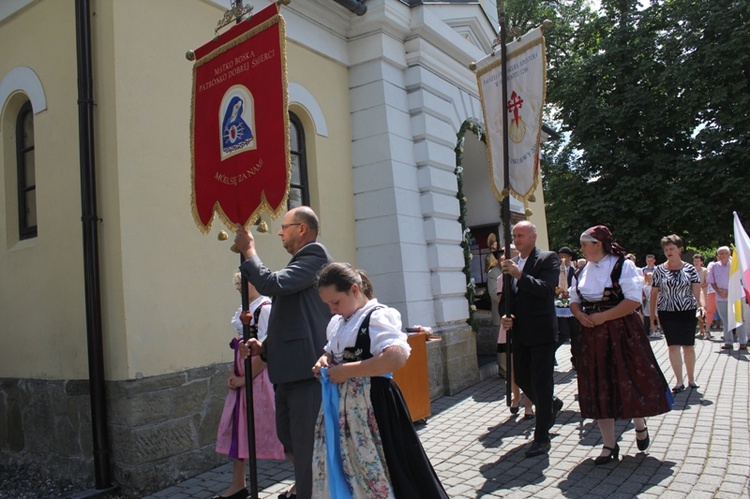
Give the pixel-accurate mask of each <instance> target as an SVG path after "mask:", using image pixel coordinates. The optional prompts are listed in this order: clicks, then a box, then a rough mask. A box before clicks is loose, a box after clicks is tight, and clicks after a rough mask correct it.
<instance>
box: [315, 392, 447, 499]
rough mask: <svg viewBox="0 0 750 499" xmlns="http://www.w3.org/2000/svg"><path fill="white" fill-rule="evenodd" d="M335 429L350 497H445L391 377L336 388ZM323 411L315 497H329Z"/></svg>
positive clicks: (318, 426)
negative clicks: (337, 432) (337, 406)
mask: <svg viewBox="0 0 750 499" xmlns="http://www.w3.org/2000/svg"><path fill="white" fill-rule="evenodd" d="M339 426H340V446H341V459H342V463H343V469H344V477H345V479H346V482H347V485H348V486H349V490H350V492H351V495H352V497H355V498H360V497H367V498H396V499H401V498H410V499H411V498H425V499H439V498H447V497H448V495H447V494H446V493H445V490H444V489H443V486H442V485H441V484H440V480H439V479H438V478H437V475H436V474H435V470H434V469H433V468H432V465H431V464H430V461H429V459H428V458H427V455H426V454H425V452H424V448H423V447H422V444H421V442H420V441H419V437H418V435H417V433H416V431H415V430H414V426H413V424H412V422H411V417H410V416H409V410H408V409H407V407H406V403H405V402H404V399H403V396H402V395H401V391H400V390H399V389H398V386H397V385H396V383H394V382H393V380H391V379H389V378H384V377H373V378H350V379H348V380H347V381H345V382H344V383H342V384H341V385H339ZM325 438H326V436H325V423H324V416H323V411H322V409H321V411H320V413H319V415H318V422H317V424H316V427H315V447H314V451H313V497H316V498H329V497H331V494H330V491H329V484H328V472H327V469H326V468H327V464H326V443H325Z"/></svg>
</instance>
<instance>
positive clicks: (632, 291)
mask: <svg viewBox="0 0 750 499" xmlns="http://www.w3.org/2000/svg"><path fill="white" fill-rule="evenodd" d="M581 252H582V253H583V256H584V257H585V258H586V260H588V263H587V264H586V266H585V267H584V268H583V269H582V270H581V272H580V273H579V275H578V278H577V279H576V280H574V281H573V284H572V285H571V287H570V290H569V293H570V310H571V312H572V313H573V316H574V317H575V318H576V319H578V321H579V322H580V323H581V332H580V344H581V348H580V359H579V361H578V369H577V372H578V403H579V405H580V408H581V416H583V417H584V418H593V419H596V420H597V423H598V425H599V430H600V431H601V433H602V440H603V443H604V447H603V449H602V452H601V454H600V455H599V457H597V458H596V459H595V460H594V463H595V464H596V465H600V464H606V463H609V462H610V461H616V460H617V459H618V457H619V453H620V446H619V445H618V444H617V441H616V437H615V419H616V418H620V419H633V424H634V425H635V429H636V443H637V447H638V449H639V450H642V451H643V450H646V449H647V448H648V446H649V443H650V439H649V434H648V429H647V428H646V421H645V419H644V418H645V417H646V416H655V415H657V414H663V413H665V412H667V411H669V410H670V408H671V404H672V402H673V399H671V398H670V397H671V392H670V391H669V387H668V385H667V382H666V380H665V379H664V375H663V374H662V372H661V369H659V365H658V363H657V362H656V358H655V357H654V353H653V351H652V350H651V345H650V344H649V340H648V336H647V335H646V331H645V330H644V329H643V323H642V322H641V320H640V319H639V317H638V315H637V314H636V312H635V310H636V309H637V308H638V306H639V305H640V304H641V292H642V287H643V280H642V279H641V277H640V275H639V274H638V271H637V269H636V267H635V265H634V264H633V262H631V261H630V260H626V259H625V257H624V254H625V250H624V249H623V248H622V247H620V246H619V245H618V244H617V243H614V242H612V233H611V232H610V230H609V229H608V228H607V227H605V226H603V225H597V226H595V227H591V228H590V229H588V230H586V231H585V232H584V233H583V234H581Z"/></svg>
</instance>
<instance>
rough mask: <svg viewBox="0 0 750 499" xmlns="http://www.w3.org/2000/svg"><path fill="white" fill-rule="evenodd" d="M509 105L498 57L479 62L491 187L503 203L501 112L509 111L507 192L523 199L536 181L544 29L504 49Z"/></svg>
mask: <svg viewBox="0 0 750 499" xmlns="http://www.w3.org/2000/svg"><path fill="white" fill-rule="evenodd" d="M507 54H508V64H507V71H508V79H507V80H508V83H507V84H508V88H507V94H508V101H507V102H503V98H502V81H503V74H502V59H501V57H500V54H499V53H498V54H495V55H492V56H489V57H486V58H485V59H483V60H482V61H479V62H478V63H477V83H478V85H479V97H480V99H481V101H482V112H483V114H484V123H485V132H486V134H487V155H488V158H489V165H490V180H491V182H492V189H493V191H494V192H495V196H496V197H497V199H498V200H502V199H503V197H504V196H503V195H502V191H503V189H504V188H505V182H504V178H503V133H504V132H503V113H508V158H509V161H508V164H509V173H510V189H509V190H510V192H511V194H513V195H514V196H515V197H516V198H518V199H520V200H522V201H527V200H528V198H529V196H531V194H532V193H533V192H534V190H535V189H536V186H537V182H538V181H539V142H540V139H541V133H542V107H543V106H544V99H545V92H546V78H547V59H546V54H545V46H544V36H543V34H542V28H535V29H533V30H531V31H529V32H528V33H526V34H525V35H523V37H521V38H520V39H519V40H515V41H513V42H511V43H509V44H508V45H507Z"/></svg>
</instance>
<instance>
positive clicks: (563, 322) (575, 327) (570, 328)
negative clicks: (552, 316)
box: [555, 317, 580, 369]
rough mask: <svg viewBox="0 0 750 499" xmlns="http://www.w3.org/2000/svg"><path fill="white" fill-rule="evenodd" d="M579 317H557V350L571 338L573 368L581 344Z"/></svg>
mask: <svg viewBox="0 0 750 499" xmlns="http://www.w3.org/2000/svg"><path fill="white" fill-rule="evenodd" d="M579 325H580V323H579V322H578V319H576V318H575V317H558V318H557V327H558V330H557V331H558V333H557V344H556V345H555V350H557V349H558V348H560V345H563V344H564V343H565V342H566V341H568V340H570V362H571V364H573V369H575V368H576V358H577V357H578V352H579V351H580V344H579V342H578V331H579Z"/></svg>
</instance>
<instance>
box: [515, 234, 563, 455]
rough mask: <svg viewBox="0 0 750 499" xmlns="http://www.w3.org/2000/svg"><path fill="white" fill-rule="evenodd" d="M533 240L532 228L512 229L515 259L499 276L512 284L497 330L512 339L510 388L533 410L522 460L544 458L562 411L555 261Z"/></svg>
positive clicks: (556, 262) (556, 268) (556, 259)
mask: <svg viewBox="0 0 750 499" xmlns="http://www.w3.org/2000/svg"><path fill="white" fill-rule="evenodd" d="M536 238H537V233H536V226H534V224H532V223H531V222H527V221H524V222H519V223H517V224H516V225H515V226H513V243H514V244H515V246H516V249H517V250H518V252H519V255H518V256H517V257H516V258H513V259H508V260H505V261H504V262H503V263H502V267H503V273H505V274H509V275H510V276H511V277H512V278H513V279H512V283H511V284H512V285H511V290H512V293H503V300H505V299H506V297H507V296H508V295H509V294H512V300H511V315H510V317H508V316H503V325H504V326H505V329H506V330H508V331H510V333H511V335H512V336H511V339H512V348H513V374H514V375H515V378H516V384H517V385H518V386H519V387H520V388H521V390H523V392H524V393H525V394H526V396H528V397H529V398H531V400H532V401H533V402H534V404H535V405H536V428H535V430H534V441H533V442H532V444H531V447H529V449H528V450H527V451H526V456H527V457H533V456H539V455H542V454H547V453H548V452H549V449H550V439H549V429H550V428H551V427H552V425H553V424H554V422H555V418H556V417H557V413H558V412H560V410H561V409H562V406H563V403H562V400H560V399H558V398H556V397H554V382H553V376H554V363H555V344H556V341H557V315H556V314H555V288H556V287H557V284H558V280H559V277H560V260H559V259H558V257H557V254H556V253H554V252H551V251H541V250H539V249H538V248H537V247H536ZM504 306H505V304H504V303H503V302H501V305H500V307H501V308H500V310H505V308H504Z"/></svg>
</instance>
